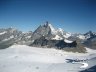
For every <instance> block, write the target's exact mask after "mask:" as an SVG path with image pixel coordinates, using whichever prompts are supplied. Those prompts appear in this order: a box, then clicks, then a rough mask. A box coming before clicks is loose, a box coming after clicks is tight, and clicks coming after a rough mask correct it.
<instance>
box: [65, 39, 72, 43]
mask: <svg viewBox="0 0 96 72" xmlns="http://www.w3.org/2000/svg"><path fill="white" fill-rule="evenodd" d="M64 41H65V42H66V43H72V42H73V41H70V40H67V39H64Z"/></svg>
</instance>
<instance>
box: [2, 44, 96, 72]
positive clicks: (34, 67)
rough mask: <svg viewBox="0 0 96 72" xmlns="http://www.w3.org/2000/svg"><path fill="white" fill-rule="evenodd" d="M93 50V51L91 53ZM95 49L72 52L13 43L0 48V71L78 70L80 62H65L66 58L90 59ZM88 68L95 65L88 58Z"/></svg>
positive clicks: (56, 71)
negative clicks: (84, 51) (7, 46)
mask: <svg viewBox="0 0 96 72" xmlns="http://www.w3.org/2000/svg"><path fill="white" fill-rule="evenodd" d="M93 52H94V53H93ZM94 56H96V51H94V50H91V49H90V50H89V49H88V53H86V54H85V53H72V52H65V51H62V50H56V49H47V48H35V47H29V46H26V45H13V46H11V47H9V48H7V49H3V50H0V72H6V71H7V72H79V71H80V70H84V69H80V67H81V63H74V64H72V63H66V59H80V60H83V59H85V60H86V59H92V57H93V58H94ZM87 63H88V64H89V66H88V68H90V67H91V66H94V65H96V63H95V60H92V61H90V60H88V61H87Z"/></svg>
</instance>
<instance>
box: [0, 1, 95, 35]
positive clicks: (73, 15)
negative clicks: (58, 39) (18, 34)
mask: <svg viewBox="0 0 96 72" xmlns="http://www.w3.org/2000/svg"><path fill="white" fill-rule="evenodd" d="M45 21H49V23H51V24H52V25H53V26H54V27H56V28H62V29H64V30H65V31H68V32H73V33H74V32H80V33H85V32H88V31H89V30H92V31H94V32H96V1H95V0H0V28H8V27H14V28H18V29H19V30H22V31H30V30H31V31H34V30H35V29H36V28H37V27H38V26H39V25H40V24H44V23H45Z"/></svg>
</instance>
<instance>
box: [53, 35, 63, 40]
mask: <svg viewBox="0 0 96 72" xmlns="http://www.w3.org/2000/svg"><path fill="white" fill-rule="evenodd" d="M62 39H63V38H62V37H60V36H58V35H56V36H55V37H54V38H52V40H62Z"/></svg>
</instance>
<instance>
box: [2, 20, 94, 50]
mask: <svg viewBox="0 0 96 72" xmlns="http://www.w3.org/2000/svg"><path fill="white" fill-rule="evenodd" d="M88 43H89V45H90V44H91V47H92V46H94V48H96V45H95V43H96V33H95V32H92V31H89V32H87V33H85V34H80V33H74V34H72V33H70V32H66V31H64V30H63V29H61V28H54V27H53V26H52V24H50V23H48V21H47V22H46V23H45V24H43V25H40V26H39V27H38V28H37V29H36V30H35V31H34V32H32V31H29V32H26V33H24V32H22V31H19V30H17V29H14V28H7V29H0V49H1V48H6V47H8V46H11V45H13V44H23V45H29V46H41V47H42V46H44V47H56V48H59V49H64V48H67V49H69V48H72V50H74V49H75V50H76V49H77V50H83V48H84V47H85V46H88V47H90V46H89V45H87V44H88ZM81 48H82V49H81Z"/></svg>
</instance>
